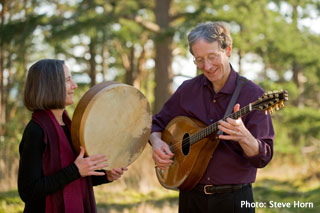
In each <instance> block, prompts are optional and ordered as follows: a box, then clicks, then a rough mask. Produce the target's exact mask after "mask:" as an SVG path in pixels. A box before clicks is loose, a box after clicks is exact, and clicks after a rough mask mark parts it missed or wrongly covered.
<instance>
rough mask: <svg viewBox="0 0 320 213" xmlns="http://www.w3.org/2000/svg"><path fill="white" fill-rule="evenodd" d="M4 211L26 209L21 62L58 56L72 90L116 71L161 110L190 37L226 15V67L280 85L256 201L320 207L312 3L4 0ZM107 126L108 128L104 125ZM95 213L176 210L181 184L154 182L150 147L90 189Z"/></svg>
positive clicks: (182, 74)
mask: <svg viewBox="0 0 320 213" xmlns="http://www.w3.org/2000/svg"><path fill="white" fill-rule="evenodd" d="M0 11H1V13H0V212H21V211H22V209H23V202H22V201H21V200H20V198H19V196H18V193H17V185H16V182H17V170H18V162H19V152H18V147H19V142H20V140H21V137H22V133H23V129H24V127H25V125H26V124H27V122H28V121H29V119H30V115H31V114H30V112H28V111H27V110H26V109H25V108H24V106H23V102H22V96H23V88H24V83H25V79H26V71H27V69H28V68H29V67H30V65H31V64H32V63H34V62H35V61H37V60H39V59H42V58H56V59H63V60H65V61H66V63H67V65H68V66H69V67H70V70H71V71H72V75H73V78H74V79H75V81H76V82H77V84H78V86H79V88H78V89H77V90H76V94H75V96H76V98H75V100H76V101H75V104H74V105H73V106H71V107H69V108H68V112H69V113H70V115H72V114H73V111H74V108H75V106H76V104H77V102H78V101H79V99H80V98H81V97H82V95H83V94H84V93H85V92H86V91H87V90H88V89H89V88H90V87H91V86H93V85H95V84H97V83H100V82H102V81H107V80H108V81H109V80H114V81H118V82H123V83H126V84H130V85H133V86H135V87H136V88H138V89H140V90H141V91H142V92H143V93H144V94H145V96H146V97H147V99H148V100H149V102H150V104H151V106H152V109H153V113H156V112H158V111H159V110H160V109H161V107H162V105H163V104H164V102H165V101H166V100H167V99H168V98H169V97H170V95H171V94H172V93H173V91H174V89H175V88H176V87H177V86H178V85H179V84H180V83H181V82H182V81H183V80H184V79H188V78H192V77H194V76H196V74H199V72H197V70H196V66H195V65H194V64H193V63H192V56H191V55H190V53H188V44H187V38H186V37H187V34H188V32H190V30H191V29H192V28H193V27H195V26H196V25H197V24H198V23H200V22H206V21H217V20H220V21H225V22H228V23H229V26H230V29H231V33H232V37H233V53H232V57H231V61H232V64H233V65H234V67H235V68H236V70H237V71H238V72H239V73H240V74H242V75H244V76H246V77H248V78H249V79H251V80H253V81H254V82H256V83H257V84H259V85H261V86H262V87H263V88H264V89H265V90H266V91H269V90H279V89H286V90H288V92H289V99H290V100H289V101H288V102H286V103H285V105H286V107H285V108H284V109H283V110H281V111H278V112H276V113H275V114H273V115H272V117H273V122H274V127H275V131H276V139H275V146H274V157H273V160H272V162H271V163H270V164H269V165H268V166H267V167H266V168H264V169H262V170H259V172H258V177H257V182H256V184H254V193H255V199H256V201H257V202H269V201H275V202H290V203H292V204H291V205H293V202H294V201H300V202H305V203H306V204H308V203H312V204H313V208H311V207H310V206H309V207H306V206H305V208H277V209H273V208H271V207H270V206H269V207H268V208H258V209H257V212H319V211H320V198H319V197H320V181H319V180H320V158H319V155H320V113H319V107H320V57H319V53H320V16H319V14H320V1H319V0H259V1H256V0H228V1H227V0H108V1H107V0H0ZM106 128H108V127H106ZM95 191H96V197H97V203H98V208H99V212H176V211H177V197H178V193H177V192H175V191H168V190H165V189H163V188H162V187H161V186H160V184H159V183H158V181H157V179H156V177H155V173H154V165H153V162H152V160H151V149H150V147H148V146H147V148H146V149H145V151H144V152H143V154H142V155H141V156H140V158H139V159H138V160H137V161H136V162H135V163H133V164H132V165H131V166H130V167H129V171H128V172H127V173H126V174H125V175H124V176H123V178H122V179H121V180H119V181H116V182H114V183H111V184H107V185H104V186H99V187H96V188H95Z"/></svg>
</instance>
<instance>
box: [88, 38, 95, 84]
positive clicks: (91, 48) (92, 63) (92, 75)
mask: <svg viewBox="0 0 320 213" xmlns="http://www.w3.org/2000/svg"><path fill="white" fill-rule="evenodd" d="M96 44H97V38H96V37H95V36H92V37H91V41H90V44H89V52H90V60H89V64H90V69H89V77H90V79H91V82H90V87H93V86H94V85H96V75H97V71H96V61H95V57H96Z"/></svg>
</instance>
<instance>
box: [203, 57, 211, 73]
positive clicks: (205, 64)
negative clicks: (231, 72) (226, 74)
mask: <svg viewBox="0 0 320 213" xmlns="http://www.w3.org/2000/svg"><path fill="white" fill-rule="evenodd" d="M211 67H212V64H211V63H210V62H208V61H207V60H206V59H205V60H204V70H205V71H208V70H210V69H211Z"/></svg>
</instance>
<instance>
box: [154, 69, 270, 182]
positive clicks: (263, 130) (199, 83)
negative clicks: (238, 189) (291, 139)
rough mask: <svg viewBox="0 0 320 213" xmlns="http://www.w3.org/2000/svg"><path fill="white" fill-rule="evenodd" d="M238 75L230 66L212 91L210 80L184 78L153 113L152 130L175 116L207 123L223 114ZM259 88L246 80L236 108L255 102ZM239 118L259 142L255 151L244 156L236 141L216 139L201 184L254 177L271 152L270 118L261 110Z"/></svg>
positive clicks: (249, 179) (250, 179) (216, 119)
mask: <svg viewBox="0 0 320 213" xmlns="http://www.w3.org/2000/svg"><path fill="white" fill-rule="evenodd" d="M238 75H239V74H238V73H236V72H235V71H234V70H233V68H232V67H231V72H230V75H229V77H228V80H227V82H226V84H225V86H224V87H223V88H222V89H221V90H220V91H219V92H218V93H217V94H216V93H215V92H214V90H213V87H212V84H211V82H210V81H209V80H208V79H207V78H206V77H205V76H204V75H203V74H201V75H199V76H197V77H195V78H193V79H191V80H187V81H184V82H183V83H182V85H181V86H180V87H179V88H178V89H177V91H176V92H175V93H174V94H173V95H172V96H171V98H170V99H169V100H168V101H167V102H166V103H165V105H164V106H163V108H162V110H161V111H160V112H159V113H158V114H156V115H154V116H153V120H152V132H162V131H163V129H164V128H165V127H166V125H167V124H168V123H169V122H170V121H171V120H172V119H173V118H175V117H176V116H187V117H191V118H196V119H198V120H200V121H202V122H203V123H205V124H206V125H210V124H212V123H215V122H217V121H219V120H221V119H222V118H223V117H224V114H225V111H226V110H227V106H228V104H229V102H230V100H231V97H232V94H233V92H234V90H235V88H236V79H237V76H238ZM263 93H264V91H263V89H262V88H261V87H259V86H258V85H256V84H255V83H253V82H252V81H248V82H247V84H246V85H244V86H243V87H242V89H241V91H240V95H239V98H238V100H237V103H239V104H240V108H242V107H244V106H246V105H248V104H249V103H252V102H254V101H256V100H257V99H258V98H259V97H260V96H261V95H262V94H263ZM242 121H243V123H244V125H245V126H246V128H247V129H248V130H249V131H250V132H251V134H252V135H253V136H254V137H255V138H256V139H257V141H258V143H259V154H258V155H256V156H253V157H248V156H246V154H245V153H244V152H243V150H242V148H241V146H240V145H239V143H238V142H236V141H227V140H220V144H219V145H218V148H217V149H216V150H215V152H214V153H213V155H212V158H211V160H210V162H209V165H208V167H207V170H206V172H205V174H204V176H203V177H202V179H201V181H200V183H201V184H213V185H224V184H243V183H252V182H254V181H255V179H256V173H257V168H262V167H264V166H266V165H267V164H268V163H269V161H270V160H271V158H272V155H273V139H274V131H273V126H272V121H271V117H270V115H269V114H268V115H267V116H266V115H265V113H264V112H263V111H252V112H251V113H249V114H247V115H246V116H244V117H242Z"/></svg>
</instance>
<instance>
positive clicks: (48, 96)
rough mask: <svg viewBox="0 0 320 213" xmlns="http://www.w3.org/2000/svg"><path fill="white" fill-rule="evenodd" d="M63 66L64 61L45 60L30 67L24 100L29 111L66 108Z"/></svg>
mask: <svg viewBox="0 0 320 213" xmlns="http://www.w3.org/2000/svg"><path fill="white" fill-rule="evenodd" d="M63 65H64V61H63V60H55V59H43V60H40V61H38V62H36V63H35V64H33V65H32V66H31V67H30V69H29V70H28V75H27V81H26V84H25V88H24V99H23V102H24V105H25V106H26V107H27V109H28V110H30V111H35V110H39V109H40V110H47V109H63V108H64V107H65V99H66V86H65V74H64V67H63Z"/></svg>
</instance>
